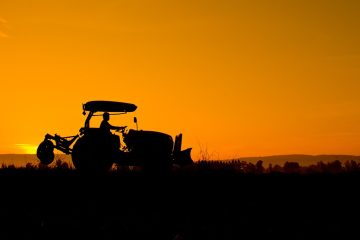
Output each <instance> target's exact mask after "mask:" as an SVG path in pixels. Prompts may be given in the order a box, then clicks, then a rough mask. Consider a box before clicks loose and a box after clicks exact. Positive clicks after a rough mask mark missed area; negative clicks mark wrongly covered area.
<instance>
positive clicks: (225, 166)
mask: <svg viewBox="0 0 360 240" xmlns="http://www.w3.org/2000/svg"><path fill="white" fill-rule="evenodd" d="M1 169H28V170H35V169H36V170H51V169H55V170H72V169H74V166H73V165H72V164H69V163H67V162H66V161H64V160H62V159H57V160H56V161H55V162H54V163H53V164H51V165H49V166H47V165H43V164H41V163H37V164H34V163H27V164H26V165H25V166H22V167H16V166H15V165H13V164H10V165H6V164H2V165H1ZM137 169H139V168H131V167H130V168H129V167H121V166H116V165H114V167H113V170H114V171H119V172H122V171H136V170H137ZM174 169H175V170H182V169H183V170H185V171H201V172H204V171H231V172H235V173H244V174H268V173H285V174H287V173H291V174H313V173H330V174H338V173H348V172H360V162H357V161H354V160H350V161H345V162H341V161H339V160H335V161H332V162H327V163H324V162H322V161H320V162H317V163H316V164H312V165H309V166H301V165H300V164H299V163H298V162H290V161H287V162H285V163H284V164H283V165H279V164H268V165H267V166H264V162H263V161H262V160H259V161H257V162H256V163H250V162H246V161H242V160H231V161H215V160H207V161H197V162H195V163H194V164H192V165H188V166H185V167H181V166H175V167H174Z"/></svg>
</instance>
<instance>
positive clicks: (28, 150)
mask: <svg viewBox="0 0 360 240" xmlns="http://www.w3.org/2000/svg"><path fill="white" fill-rule="evenodd" d="M15 145H16V147H17V148H18V149H19V150H20V152H21V153H25V154H36V150H37V146H35V145H32V144H27V143H18V144H15Z"/></svg>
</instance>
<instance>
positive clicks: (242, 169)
mask: <svg viewBox="0 0 360 240" xmlns="http://www.w3.org/2000/svg"><path fill="white" fill-rule="evenodd" d="M191 168H194V169H197V170H222V171H233V172H238V173H248V174H266V173H296V174H312V173H330V174H338V173H345V172H360V163H359V162H356V161H354V160H351V161H346V162H341V161H339V160H335V161H332V162H327V163H324V162H317V163H316V164H312V165H309V166H301V165H300V164H299V163H298V162H288V161H287V162H285V163H284V164H283V165H279V164H275V165H273V164H269V165H268V166H264V162H263V161H262V160H259V161H257V162H256V163H255V164H254V163H249V162H246V161H240V160H232V161H198V162H196V163H195V164H194V166H192V167H191Z"/></svg>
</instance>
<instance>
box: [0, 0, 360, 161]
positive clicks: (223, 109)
mask: <svg viewBox="0 0 360 240" xmlns="http://www.w3.org/2000/svg"><path fill="white" fill-rule="evenodd" d="M359 12H360V1H347V0H338V1H335V0H332V1H330V0H323V1H318V0H311V1H310V0H303V1H289V0H284V1H276V0H274V1H257V0H249V1H240V0H233V1H230V0H191V1H190V0H189V1H187V0H179V1H177V0H174V1H165V0H164V1H157V0H152V1H145V0H142V1H141V0H129V1H121V0H112V1H111V0H101V1H100V0H99V1H95V0H81V1H74V0H62V1H49V0H33V1H27V0H22V1H21V0H2V1H1V2H0V79H1V88H0V101H1V107H2V117H1V126H0V132H1V138H0V153H24V152H31V151H34V149H36V146H37V145H38V144H39V143H40V142H41V141H42V140H43V137H44V135H45V134H46V133H48V132H49V133H58V134H61V135H64V136H65V135H74V134H76V133H77V132H78V130H79V128H80V127H81V126H82V125H83V122H84V116H83V115H82V114H81V113H82V110H81V104H82V103H85V102H86V101H89V100H97V99H98V100H100V99H102V100H116V101H125V102H132V103H135V104H136V105H137V106H138V110H137V112H136V114H131V115H129V116H130V117H133V116H134V115H136V116H137V118H138V120H139V127H140V128H141V129H149V130H158V131H163V132H166V133H169V134H170V135H172V136H175V135H176V134H178V133H179V132H182V133H183V134H184V136H183V145H184V147H193V157H194V158H195V159H196V158H198V155H199V151H200V149H201V148H203V149H207V150H208V151H209V153H210V154H211V155H212V156H213V158H233V157H238V156H259V155H272V154H291V153H304V154H356V155H360V124H359V123H360V107H359V106H360V93H359V89H360V30H359V29H360V15H359ZM122 118H123V117H122V116H119V117H113V118H112V119H111V123H112V124H114V125H122ZM130 127H134V125H133V124H130Z"/></svg>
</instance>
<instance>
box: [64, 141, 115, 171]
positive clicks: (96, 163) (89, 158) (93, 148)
mask: <svg viewBox="0 0 360 240" xmlns="http://www.w3.org/2000/svg"><path fill="white" fill-rule="evenodd" d="M71 157H72V162H73V164H74V166H75V168H76V169H78V170H80V171H88V172H89V171H90V172H106V171H109V170H110V169H111V167H112V165H113V162H114V150H113V149H112V148H111V147H109V145H108V144H104V143H103V142H101V141H96V140H94V139H91V138H88V137H83V138H80V139H79V140H78V141H77V142H76V143H75V145H74V148H73V152H72V154H71Z"/></svg>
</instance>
